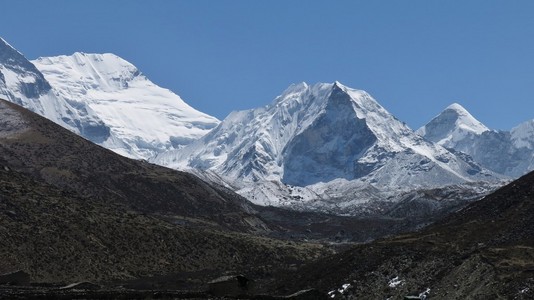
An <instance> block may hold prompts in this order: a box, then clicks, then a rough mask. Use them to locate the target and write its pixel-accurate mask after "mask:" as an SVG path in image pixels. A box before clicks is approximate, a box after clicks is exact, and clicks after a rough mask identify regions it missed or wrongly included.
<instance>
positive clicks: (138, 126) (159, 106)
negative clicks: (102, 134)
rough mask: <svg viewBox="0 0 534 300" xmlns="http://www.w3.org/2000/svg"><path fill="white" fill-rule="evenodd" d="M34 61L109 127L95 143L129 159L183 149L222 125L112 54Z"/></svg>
mask: <svg viewBox="0 0 534 300" xmlns="http://www.w3.org/2000/svg"><path fill="white" fill-rule="evenodd" d="M33 63H34V64H35V65H36V66H37V68H38V69H39V70H40V71H41V72H42V73H43V74H44V76H45V78H46V79H47V80H48V81H49V82H50V83H51V84H52V86H54V90H55V93H56V94H57V95H58V96H59V97H61V98H62V99H64V100H65V101H66V102H68V103H72V104H74V105H75V106H76V105H79V106H80V107H82V106H83V107H86V109H85V111H87V114H89V115H95V116H96V117H98V119H100V120H102V121H103V123H104V124H105V125H106V126H107V127H108V128H109V129H110V134H109V136H108V137H107V138H106V139H105V140H98V141H96V142H97V143H99V144H101V145H102V146H104V147H107V148H109V149H111V150H114V151H115V152H118V153H119V154H122V155H125V156H129V157H133V158H144V159H148V158H150V157H152V156H154V155H156V154H158V153H161V152H163V151H166V150H171V149H177V148H181V147H183V146H184V145H186V144H189V143H190V142H192V141H194V140H196V139H198V138H200V137H202V136H203V135H205V134H206V133H207V132H208V131H209V130H210V129H212V128H214V127H215V126H217V124H218V123H219V120H217V119H216V118H214V117H212V116H209V115H207V114H204V113H202V112H199V111H197V110H195V109H194V108H192V107H191V106H189V105H188V104H187V103H185V102H184V101H183V100H182V99H181V98H180V97H179V96H178V95H176V94H175V93H173V92H172V91H170V90H168V89H164V88H161V87H159V86H157V85H156V84H154V83H153V82H151V81H150V80H149V79H148V78H147V77H145V76H144V75H143V74H142V73H141V72H140V71H139V70H138V69H137V68H136V67H135V66H134V65H133V64H131V63H129V62H128V61H126V60H124V59H122V58H120V57H118V56H117V55H114V54H111V53H105V54H87V53H80V52H77V53H74V54H73V55H69V56H67V55H61V56H56V57H41V58H38V59H36V60H34V61H33ZM89 138H90V137H89Z"/></svg>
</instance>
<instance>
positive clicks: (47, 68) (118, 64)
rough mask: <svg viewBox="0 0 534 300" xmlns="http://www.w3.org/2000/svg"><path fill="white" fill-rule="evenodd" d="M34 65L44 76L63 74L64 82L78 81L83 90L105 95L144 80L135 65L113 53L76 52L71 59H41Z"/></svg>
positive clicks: (62, 57)
mask: <svg viewBox="0 0 534 300" xmlns="http://www.w3.org/2000/svg"><path fill="white" fill-rule="evenodd" d="M34 64H35V65H37V66H38V67H39V69H41V71H43V73H47V74H49V75H50V74H55V77H56V78H59V77H60V76H59V75H60V73H61V75H62V76H63V77H66V78H63V79H62V82H66V81H70V80H71V79H78V82H83V85H81V86H79V87H80V88H83V89H97V88H98V89H100V90H102V91H106V92H109V91H114V90H117V89H125V88H128V83H129V82H130V81H132V80H133V79H134V78H135V77H137V76H141V72H139V70H138V69H137V68H136V67H135V66H134V65H133V64H131V63H129V62H128V61H126V60H124V59H122V58H120V57H118V56H116V55H114V54H111V53H105V54H88V53H83V52H76V53H74V54H72V55H68V56H67V55H60V56H55V57H40V58H38V59H36V60H35V61H34Z"/></svg>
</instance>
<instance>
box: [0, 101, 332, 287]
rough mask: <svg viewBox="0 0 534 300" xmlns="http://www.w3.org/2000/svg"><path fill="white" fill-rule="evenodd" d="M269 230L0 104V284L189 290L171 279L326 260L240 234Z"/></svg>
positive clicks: (235, 209) (189, 186)
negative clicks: (5, 276) (152, 280)
mask: <svg viewBox="0 0 534 300" xmlns="http://www.w3.org/2000/svg"><path fill="white" fill-rule="evenodd" d="M277 229H278V227H277V226H276V225H267V224H265V223H264V222H263V221H262V219H261V218H259V217H257V216H256V215H255V214H254V209H253V208H252V206H250V205H249V203H248V202H247V201H246V200H244V199H243V198H241V197H239V196H237V195H235V194H233V193H231V192H229V191H227V190H225V189H222V188H219V187H216V186H211V185H209V184H207V183H205V182H203V181H201V180H200V179H198V178H196V177H195V176H193V175H190V174H186V173H180V172H176V171H173V170H170V169H166V168H162V167H157V166H154V165H151V164H148V163H145V162H142V161H134V160H130V159H126V158H123V157H120V156H118V155H116V154H114V153H112V152H111V151H108V150H106V149H103V148H101V147H99V146H96V145H94V144H92V143H90V142H88V141H86V140H84V139H83V138H80V137H78V136H76V135H74V134H72V133H70V132H68V131H66V130H65V129H63V128H61V127H59V126H58V125H56V124H54V123H52V122H50V121H48V120H46V119H43V118H42V117H39V116H38V115H36V114H34V113H31V112H29V111H26V110H24V109H22V108H20V107H18V106H16V105H14V104H11V103H8V102H4V101H0V241H1V243H0V274H2V273H7V272H11V271H16V270H24V271H25V272H28V273H29V274H30V275H31V281H32V282H48V283H57V282H75V281H84V280H86V281H93V282H104V283H106V282H110V281H111V280H126V279H135V278H140V277H150V276H155V275H161V274H178V275H177V276H176V278H182V279H183V281H184V282H185V283H184V284H183V285H184V286H185V287H188V288H191V287H192V286H194V285H188V284H187V281H188V280H189V277H187V276H186V277H183V276H181V277H180V275H179V274H186V273H187V274H188V273H195V272H200V273H202V274H201V275H199V276H201V277H200V279H203V280H204V281H207V280H209V279H212V278H213V277H214V276H218V274H222V273H224V272H232V271H233V272H248V273H253V274H254V273H262V272H263V273H265V272H270V271H269V270H271V269H276V268H284V267H289V266H290V265H294V264H299V263H301V262H303V261H306V260H309V259H314V258H316V257H317V256H319V255H322V254H323V253H325V252H326V251H327V250H326V249H325V248H324V247H322V246H320V245H317V244H306V243H298V244H297V243H294V242H288V241H280V240H275V239H270V238H266V237H259V236H255V235H250V234H245V233H243V232H249V233H250V232H261V233H265V232H269V231H270V230H277ZM193 277H194V276H193ZM195 278H196V280H197V281H196V282H197V283H202V280H199V277H198V276H196V277H195Z"/></svg>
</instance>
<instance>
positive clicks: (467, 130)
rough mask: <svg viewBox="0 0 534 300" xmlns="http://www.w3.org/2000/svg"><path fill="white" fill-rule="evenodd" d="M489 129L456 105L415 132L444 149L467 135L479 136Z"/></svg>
mask: <svg viewBox="0 0 534 300" xmlns="http://www.w3.org/2000/svg"><path fill="white" fill-rule="evenodd" d="M486 131H489V128H488V127H486V126H485V125H484V124H482V123H481V122H480V121H478V120H477V119H475V117H473V116H472V115H471V114H470V113H469V112H468V111H467V110H466V109H465V108H464V107H463V106H461V105H460V104H458V103H453V104H451V105H449V106H448V107H447V108H446V109H445V110H443V111H442V112H441V113H440V114H439V115H438V116H436V117H435V118H434V119H432V120H431V121H430V122H429V123H428V124H426V125H425V126H423V127H421V128H420V129H418V130H417V133H418V134H420V135H422V136H424V137H425V138H426V139H427V140H429V141H432V142H435V143H438V144H439V145H442V146H445V147H451V148H454V144H455V143H456V142H458V141H460V140H463V139H465V137H466V136H469V135H480V134H482V133H483V132H486Z"/></svg>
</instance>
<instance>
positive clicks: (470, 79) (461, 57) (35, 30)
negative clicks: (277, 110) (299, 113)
mask: <svg viewBox="0 0 534 300" xmlns="http://www.w3.org/2000/svg"><path fill="white" fill-rule="evenodd" d="M1 6H2V7H1V12H2V13H1V15H2V17H1V18H0V36H2V37H3V38H4V39H6V40H7V41H8V42H9V43H11V44H12V45H13V46H15V47H16V48H17V49H18V50H19V51H21V52H22V53H24V54H25V55H26V57H28V58H30V59H33V58H37V57H39V56H51V55H59V54H72V53H73V52H75V51H83V52H89V53H91V52H97V53H98V52H112V53H115V54H117V55H119V56H121V57H123V58H125V59H126V60H128V61H130V62H131V63H133V64H134V65H136V66H137V67H138V68H139V69H140V70H141V71H142V72H143V73H145V74H146V75H147V76H148V77H149V78H150V79H151V80H152V81H154V82H155V83H157V84H158V85H161V86H163V87H166V88H169V89H171V90H173V91H174V92H176V93H177V94H179V95H180V96H182V98H184V100H186V101H187V102H188V103H189V104H191V105H192V106H193V107H195V108H197V109H199V110H201V111H204V112H206V113H208V114H211V115H214V116H216V117H218V118H221V119H222V118H224V117H225V116H226V115H227V114H228V113H229V112H230V111H232V110H240V109H248V108H254V107H258V106H263V105H266V104H268V103H270V102H271V101H272V99H273V98H274V97H275V96H277V95H279V94H280V93H281V92H282V91H283V90H284V89H285V88H286V87H287V86H288V85H289V84H291V83H294V82H301V81H306V82H309V83H315V82H333V81H334V80H339V81H341V82H342V83H344V84H345V85H348V86H350V87H353V88H358V89H363V90H366V91H368V92H369V93H371V95H373V96H374V97H375V98H376V99H377V100H378V101H379V102H380V103H381V104H382V105H383V106H384V107H385V108H386V109H388V110H389V111H390V112H392V113H393V114H394V115H396V116H397V117H398V118H399V119H401V120H403V121H405V122H406V123H408V125H410V126H411V127H412V128H414V129H416V128H418V127H419V126H421V125H423V124H424V123H425V122H427V121H428V120H430V119H431V118H432V117H433V116H435V115H436V114H437V113H439V112H440V111H441V110H442V109H443V108H445V107H446V106H448V105H449V104H450V103H452V102H459V103H461V104H462V105H464V106H465V107H466V108H467V109H468V110H469V111H471V113H473V115H475V117H477V118H478V119H479V120H481V121H482V122H484V123H485V124H486V125H488V126H489V127H491V128H495V129H510V128H511V127H513V126H515V125H517V124H519V123H520V122H523V121H526V120H528V119H532V118H534V1H531V0H524V1H518V0H514V1H509V0H502V1H493V0H467V1H466V0H457V1H453V0H450V1H442V0H409V1H393V0H391V1H382V0H368V1H354V0H353V1H304V0H303V1H292V0H284V1H281V0H274V1H273V0H269V1H259V0H258V1H251V0H244V1H236V0H233V1H221V0H211V1H201V0H190V1H148V0H146V1H135V0H123V1H95V0H91V1H72V0H54V1H25V0H12V1H9V0H7V1H6V0H3V1H2V2H1Z"/></svg>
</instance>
